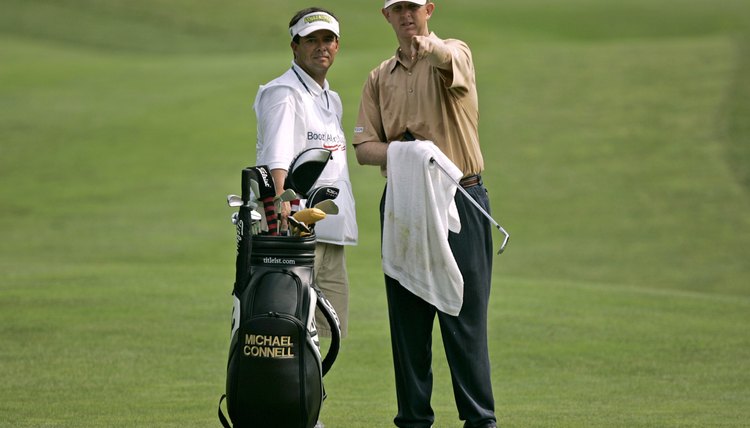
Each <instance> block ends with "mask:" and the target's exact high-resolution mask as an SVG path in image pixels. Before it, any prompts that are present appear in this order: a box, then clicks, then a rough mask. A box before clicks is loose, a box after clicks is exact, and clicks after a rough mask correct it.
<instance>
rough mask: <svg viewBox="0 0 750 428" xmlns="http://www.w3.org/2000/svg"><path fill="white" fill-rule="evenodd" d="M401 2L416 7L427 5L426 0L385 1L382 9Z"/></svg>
mask: <svg viewBox="0 0 750 428" xmlns="http://www.w3.org/2000/svg"><path fill="white" fill-rule="evenodd" d="M401 2H406V3H414V4H418V5H424V4H425V3H427V1H426V0H416V1H415V0H385V6H383V9H388V6H390V5H392V4H395V3H401Z"/></svg>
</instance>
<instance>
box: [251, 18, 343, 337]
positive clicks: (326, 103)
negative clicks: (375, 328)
mask: <svg viewBox="0 0 750 428" xmlns="http://www.w3.org/2000/svg"><path fill="white" fill-rule="evenodd" d="M289 33H290V36H291V37H292V41H291V44H290V46H291V48H292V52H293V54H294V59H293V61H292V66H291V68H290V69H289V70H287V71H286V72H285V73H284V74H282V75H281V76H279V77H277V78H276V79H274V80H272V81H270V82H268V83H267V84H266V85H262V86H261V87H260V89H259V90H258V94H257V96H256V98H255V104H254V105H253V108H254V109H255V113H256V116H257V119H258V129H257V132H258V141H257V147H256V154H257V158H256V164H257V165H266V166H268V168H269V170H270V171H271V175H272V176H273V179H274V183H275V185H276V194H277V195H280V194H281V193H283V191H284V188H283V186H284V180H285V178H286V176H287V173H288V171H287V169H288V168H289V164H290V163H291V162H292V160H293V159H294V157H295V156H296V155H297V154H298V153H299V152H301V151H303V150H305V149H308V148H314V147H322V148H325V149H328V150H331V151H332V154H333V156H332V158H331V160H330V161H329V162H328V164H327V165H326V167H325V169H324V170H323V173H322V174H321V176H320V178H319V179H318V181H317V182H316V183H315V187H318V186H335V187H337V188H338V189H339V195H338V197H336V199H335V200H334V202H335V203H336V205H337V206H338V207H339V214H337V215H328V216H326V218H325V219H323V220H321V221H320V222H318V223H316V226H315V234H316V236H317V244H316V250H315V277H316V281H317V283H318V285H319V286H320V288H321V289H322V290H323V293H325V295H326V297H327V298H328V300H329V301H330V302H331V303H332V304H333V306H334V309H335V310H336V312H337V314H338V316H339V320H340V321H341V335H342V337H345V336H346V334H347V324H348V323H347V318H348V301H349V280H348V275H347V272H346V258H345V254H344V246H345V245H355V244H356V243H357V233H358V232H357V223H356V216H355V210H354V197H353V194H352V186H351V182H350V181H349V168H348V164H347V156H346V139H345V137H344V130H343V126H342V116H343V108H342V105H341V99H340V98H339V95H338V94H337V93H336V92H334V91H332V90H331V89H330V88H329V85H328V81H327V80H326V74H327V72H328V70H329V69H330V67H331V66H332V65H333V61H334V58H335V57H336V53H337V52H338V49H339V23H338V21H337V20H336V18H335V17H334V16H333V14H332V13H330V12H328V11H326V10H324V9H321V8H309V9H304V10H301V11H299V12H298V13H297V14H295V16H294V17H293V18H292V20H291V21H290V23H289ZM290 211H291V209H290V206H289V203H288V202H285V203H284V204H283V205H282V210H281V218H282V222H281V230H284V229H285V228H286V218H287V216H288V215H289V213H290ZM316 317H317V320H316V324H317V326H318V332H319V333H320V334H321V335H322V336H330V331H327V323H326V322H324V320H323V318H322V315H321V314H316Z"/></svg>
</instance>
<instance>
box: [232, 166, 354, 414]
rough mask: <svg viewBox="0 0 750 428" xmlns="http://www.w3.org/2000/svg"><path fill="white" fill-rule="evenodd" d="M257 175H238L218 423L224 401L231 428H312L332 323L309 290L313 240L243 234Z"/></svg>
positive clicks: (329, 357) (323, 303)
mask: <svg viewBox="0 0 750 428" xmlns="http://www.w3.org/2000/svg"><path fill="white" fill-rule="evenodd" d="M257 168H259V167H254V168H246V169H244V170H243V180H242V183H243V194H242V200H243V205H242V206H240V208H239V213H238V215H237V217H236V227H237V262H236V277H235V284H234V289H233V292H232V295H233V300H234V307H233V310H232V326H231V341H230V346H229V359H228V364H227V379H226V393H225V394H224V395H223V396H222V397H221V399H220V401H219V412H218V413H219V420H220V421H221V423H222V424H223V425H224V427H226V428H230V423H229V421H228V420H227V418H226V417H225V416H224V414H223V412H222V409H221V402H222V401H223V400H224V399H225V398H226V407H227V412H228V414H229V420H231V422H232V423H233V424H234V427H235V428H248V427H249V428H252V427H262V428H273V427H278V428H312V427H313V426H314V425H315V423H316V422H317V419H318V416H319V413H320V408H321V405H322V402H323V399H324V397H325V393H324V389H323V376H324V375H325V374H326V373H327V372H328V370H329V369H330V368H331V366H332V365H333V362H334V361H335V359H336V356H337V354H338V350H339V341H340V330H339V323H338V318H337V316H336V312H335V310H334V309H333V307H332V305H331V304H330V302H328V300H327V299H326V298H325V296H324V295H323V293H322V292H321V291H320V289H319V288H318V287H317V285H316V284H315V283H314V278H313V264H314V261H315V235H314V234H311V235H309V236H273V235H261V234H252V233H251V232H250V230H251V228H250V227H249V225H250V224H251V223H252V222H253V219H252V217H251V211H252V205H253V204H252V199H253V198H252V194H253V193H254V192H252V191H251V189H250V184H249V183H250V182H251V181H252V180H251V178H252V177H253V176H256V177H257ZM260 168H262V167H260ZM316 307H317V308H319V309H320V310H321V312H322V313H323V315H324V316H325V318H326V320H327V321H328V323H329V324H330V327H331V332H332V340H331V343H330V345H329V346H328V351H327V353H326V355H325V358H322V355H321V350H320V343H319V340H318V335H317V328H316V326H315V309H316Z"/></svg>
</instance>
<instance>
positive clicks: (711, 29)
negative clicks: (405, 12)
mask: <svg viewBox="0 0 750 428" xmlns="http://www.w3.org/2000/svg"><path fill="white" fill-rule="evenodd" d="M256 3H257V2H255V3H249V2H245V3H242V2H235V1H229V0H224V1H215V2H199V1H185V0H183V1H175V0H159V1H154V0H151V1H145V0H129V1H124V0H117V1H116V0H110V1H107V2H100V1H94V0H65V1H51V0H50V1H44V0H23V1H22V0H0V6H1V7H2V10H3V13H2V14H0V35H2V37H0V237H2V239H0V374H1V375H2V379H3V388H0V426H2V427H5V426H7V427H79V426H105V425H106V426H122V427H131V426H143V427H152V426H159V427H161V426H164V427H170V426H173V427H186V426H195V427H205V426H218V421H216V415H215V411H216V404H217V402H218V397H219V395H220V394H221V393H222V390H223V387H224V375H225V373H224V371H225V364H226V351H227V346H228V339H229V338H228V333H229V314H230V310H231V308H230V305H231V301H230V297H229V292H230V289H231V284H232V280H233V276H234V273H233V267H234V260H233V257H234V251H235V249H234V230H233V228H232V226H231V224H230V223H229V216H230V214H231V212H232V211H231V210H230V209H229V208H228V207H226V206H225V204H224V196H225V195H226V194H227V193H236V192H238V190H239V172H240V169H241V168H242V167H244V166H248V165H252V164H253V162H254V158H255V153H254V146H255V118H254V113H253V111H252V108H251V106H252V101H253V98H254V96H255V92H256V90H257V87H258V85H259V84H262V83H264V82H266V81H268V80H269V79H271V78H273V77H275V76H276V75H278V74H280V73H281V72H283V71H284V70H285V69H286V68H287V67H288V66H289V61H290V59H291V57H290V55H289V51H288V40H287V38H286V36H285V32H284V31H285V26H286V25H285V24H286V22H288V19H289V16H291V15H292V13H293V12H295V11H296V10H298V9H300V8H302V7H305V6H308V4H307V3H302V2H297V1H288V0H287V1H281V2H274V3H257V4H256ZM324 6H326V7H329V8H330V9H332V10H333V11H334V12H335V13H336V14H337V15H338V16H339V17H340V18H341V21H342V31H343V36H344V37H343V39H342V50H341V52H340V54H339V56H338V57H337V60H336V65H335V66H334V69H333V70H332V72H331V74H330V76H329V78H330V81H331V84H332V86H333V87H334V88H335V89H336V90H337V91H338V92H339V93H340V94H341V96H342V99H343V102H344V107H345V117H344V125H345V128H346V129H347V131H348V130H351V129H352V127H353V123H354V119H355V117H356V114H357V106H358V101H359V99H358V98H359V92H360V90H361V85H362V83H363V82H364V78H365V76H366V73H367V72H368V71H369V70H370V69H371V68H372V67H374V66H375V65H376V64H377V63H378V62H379V61H380V60H381V59H382V58H384V57H385V56H386V55H389V54H391V53H392V52H393V49H394V48H395V44H394V42H395V39H394V38H393V36H392V34H391V30H390V28H389V27H388V25H387V23H386V22H385V21H384V20H383V19H382V17H380V16H379V15H378V11H377V5H375V6H374V7H372V10H369V11H368V10H363V9H362V5H361V4H359V2H348V1H344V0H338V1H330V2H329V3H328V4H325V5H324ZM749 16H750V6H748V5H747V4H746V2H743V1H739V0H733V1H729V0H727V1H722V2H720V3H716V2H710V1H708V0H684V1H679V2H677V1H670V2H661V3H654V2H647V1H645V0H628V1H625V2H619V3H617V4H607V5H604V4H603V3H601V2H595V1H591V0H575V1H573V2H564V3H561V2H556V1H549V0H547V1H543V0H538V1H533V2H526V1H509V2H496V1H490V0H470V1H469V0H467V1H462V2H438V9H437V12H436V14H435V16H434V17H433V19H432V21H431V29H433V30H435V31H436V32H437V33H438V34H439V35H441V36H444V37H449V36H450V37H458V38H463V39H465V40H467V41H468V42H469V43H470V44H471V47H472V49H473V52H474V56H475V63H476V66H477V78H478V81H479V90H480V111H481V121H480V135H481V140H482V148H483V152H484V155H485V161H486V164H487V170H486V171H485V173H484V178H485V182H486V183H487V185H488V187H489V190H490V197H491V200H492V207H493V215H494V216H495V218H496V219H498V220H499V221H500V222H501V223H502V224H503V225H504V226H505V227H506V228H507V229H508V230H509V231H510V232H511V234H512V239H511V242H510V245H509V247H508V250H507V252H506V253H505V254H503V255H502V256H499V257H496V258H495V270H494V281H493V287H494V288H493V294H492V301H491V317H490V339H491V341H490V342H491V349H490V350H491V355H492V362H493V384H494V389H495V393H496V401H497V410H498V416H499V417H500V419H501V421H502V422H503V423H504V425H505V426H511V427H583V426H585V427H589V426H592V427H611V426H617V427H633V426H643V427H646V426H648V427H664V426H674V427H678V426H679V427H688V426H691V427H692V426H695V427H699V426H700V427H705V426H747V422H746V421H747V420H749V419H750V411H748V409H750V375H748V373H750V363H748V361H750V337H748V335H747V333H746V331H745V330H746V329H747V325H748V322H750V315H748V314H750V287H748V285H747V284H750V266H749V265H748V262H747V260H748V256H749V255H750V251H749V248H750V216H748V212H750V197H749V193H748V192H749V188H750V187H749V186H750V180H749V177H750V168H748V165H750V163H749V162H748V160H749V159H750V144H748V142H749V137H750V128H748V117H750V116H748V112H750V101H749V100H750V77H748V76H750V49H749V46H750V43H749V42H748V41H750V32H749V30H748V28H750V26H749V25H748V24H749V22H748V21H749V20H750V18H748V17H749ZM350 152H351V151H350ZM350 155H351V153H350ZM350 171H351V175H352V181H353V185H354V191H355V196H356V198H357V209H358V218H359V224H360V245H359V246H357V247H353V248H351V249H350V251H349V252H348V265H349V274H350V281H351V286H352V296H351V299H352V301H351V324H350V337H349V338H348V339H347V340H345V341H344V342H343V344H342V351H341V354H340V357H339V360H338V361H337V363H336V365H335V366H334V368H333V370H332V371H331V373H330V374H329V375H328V376H327V377H326V388H327V390H328V393H329V399H328V400H327V401H326V403H325V405H324V410H323V415H322V418H323V420H324V422H325V423H326V426H328V427H331V428H338V427H342V428H350V427H367V428H371V427H387V426H390V421H391V419H392V418H393V416H394V413H395V394H394V388H393V374H392V368H391V360H390V349H389V348H390V346H389V337H388V331H387V317H386V306H385V298H384V294H383V284H382V282H383V281H382V273H381V270H380V259H379V246H378V236H379V226H378V223H377V205H378V201H379V198H380V194H381V192H382V184H383V182H382V179H381V178H380V176H379V173H378V172H377V170H376V169H375V168H369V167H360V166H358V165H356V162H354V160H353V159H352V161H351V165H350ZM497 238H498V242H499V236H498V237H497ZM434 356H435V369H434V370H435V391H434V397H433V403H432V404H433V407H434V408H435V411H436V414H437V422H436V426H437V427H441V428H442V427H459V426H461V425H460V423H459V421H458V417H457V414H456V411H455V406H454V404H453V399H452V396H451V386H450V379H449V374H448V371H447V367H446V364H445V361H444V357H443V355H442V348H441V346H440V343H439V337H436V345H435V349H434Z"/></svg>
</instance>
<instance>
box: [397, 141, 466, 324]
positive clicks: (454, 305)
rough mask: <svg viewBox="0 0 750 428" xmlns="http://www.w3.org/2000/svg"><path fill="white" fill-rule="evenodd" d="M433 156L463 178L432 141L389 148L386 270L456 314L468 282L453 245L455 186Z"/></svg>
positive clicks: (400, 143) (458, 226)
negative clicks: (458, 263) (462, 273)
mask: <svg viewBox="0 0 750 428" xmlns="http://www.w3.org/2000/svg"><path fill="white" fill-rule="evenodd" d="M431 159H434V160H435V162H439V163H440V165H441V166H442V167H443V168H445V170H446V171H448V172H449V174H450V175H451V177H453V178H454V179H456V180H458V179H460V178H461V176H462V173H461V170H459V169H458V167H456V166H455V165H454V164H453V162H451V161H450V159H448V158H447V157H446V156H445V155H444V154H443V152H441V151H440V149H438V148H437V146H435V144H433V143H432V142H431V141H408V142H407V141H394V142H391V143H390V144H389V146H388V168H387V173H388V186H387V188H386V196H385V212H384V220H383V271H384V272H385V274H386V275H388V276H390V277H391V278H394V279H396V280H398V281H399V282H400V283H401V285H403V286H404V287H405V288H406V289H407V290H409V291H411V292H412V293H414V294H415V295H417V296H419V297H420V298H422V299H423V300H425V301H426V302H428V303H430V304H432V305H434V306H435V307H436V308H437V309H438V310H440V311H442V312H445V313H447V314H449V315H454V316H455V315H458V313H459V312H460V311H461V306H462V304H463V294H464V280H463V277H462V276H461V271H459V269H458V265H457V264H456V260H455V259H454V258H453V253H452V252H451V249H450V246H449V245H448V231H449V230H450V231H452V232H454V233H458V232H459V231H460V230H461V221H460V219H459V217H458V210H457V209H456V203H455V201H454V200H453V198H454V195H455V193H456V184H455V183H453V182H451V180H449V179H448V177H446V176H445V174H444V173H443V172H442V171H440V170H439V169H438V167H437V166H436V165H434V164H432V163H431V162H430V160H431Z"/></svg>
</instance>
